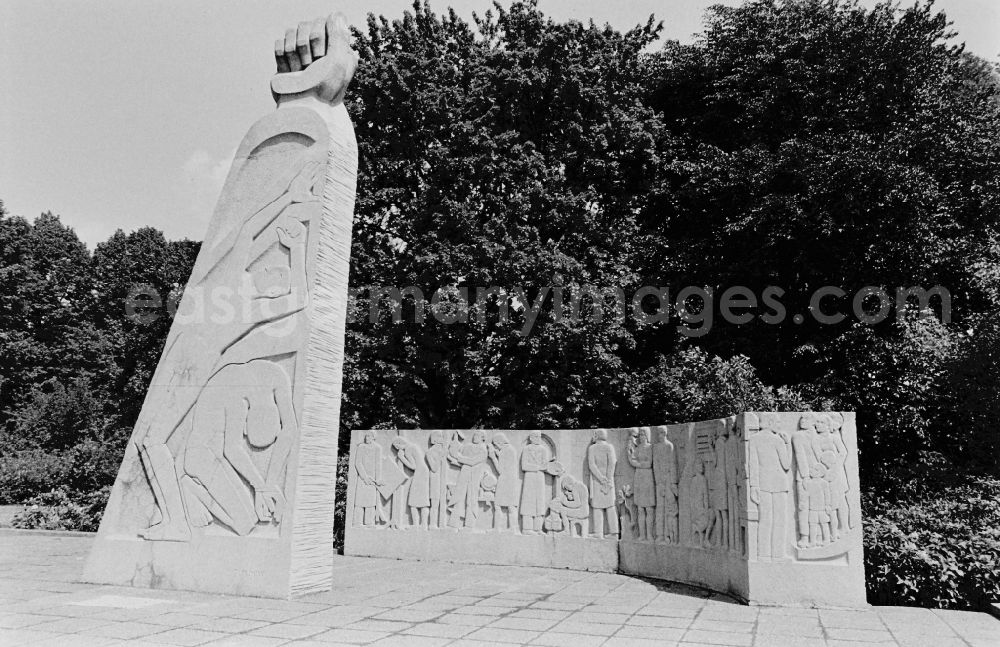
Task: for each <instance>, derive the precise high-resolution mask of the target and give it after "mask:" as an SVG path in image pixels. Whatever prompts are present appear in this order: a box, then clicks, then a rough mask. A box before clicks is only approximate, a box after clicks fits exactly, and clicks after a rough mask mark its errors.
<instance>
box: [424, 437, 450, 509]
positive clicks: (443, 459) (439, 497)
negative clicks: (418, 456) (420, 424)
mask: <svg viewBox="0 0 1000 647" xmlns="http://www.w3.org/2000/svg"><path fill="white" fill-rule="evenodd" d="M430 442H431V446H430V449H428V450H427V454H426V456H425V459H426V461H427V469H428V472H429V475H428V495H429V496H428V498H429V500H430V524H429V525H430V527H431V528H443V527H444V526H445V525H446V524H447V516H448V506H447V504H446V505H441V502H442V501H447V497H446V495H445V492H446V487H447V480H448V479H447V478H446V475H447V473H448V462H447V453H448V450H447V448H446V447H445V445H444V432H443V431H441V430H440V429H435V430H434V431H432V432H431V437H430Z"/></svg>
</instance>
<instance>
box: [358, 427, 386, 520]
mask: <svg viewBox="0 0 1000 647" xmlns="http://www.w3.org/2000/svg"><path fill="white" fill-rule="evenodd" d="M354 471H356V472H357V473H358V482H357V484H356V486H355V490H354V524H355V525H357V526H362V525H363V526H365V527H368V528H371V527H373V526H375V521H376V517H375V510H376V508H377V507H378V497H379V493H378V486H379V485H381V483H382V446H381V445H379V444H378V443H377V442H375V432H374V431H371V430H369V431H366V432H365V438H364V440H363V441H362V442H361V444H360V445H358V446H357V447H355V448H354Z"/></svg>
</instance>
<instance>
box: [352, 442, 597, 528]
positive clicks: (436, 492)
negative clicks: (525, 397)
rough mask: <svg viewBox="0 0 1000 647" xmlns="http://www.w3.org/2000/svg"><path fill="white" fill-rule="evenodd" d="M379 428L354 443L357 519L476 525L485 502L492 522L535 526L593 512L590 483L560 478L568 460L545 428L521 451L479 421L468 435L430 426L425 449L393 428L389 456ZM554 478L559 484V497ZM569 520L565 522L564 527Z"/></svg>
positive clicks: (375, 523)
mask: <svg viewBox="0 0 1000 647" xmlns="http://www.w3.org/2000/svg"><path fill="white" fill-rule="evenodd" d="M377 435H378V432H375V431H368V432H366V433H365V435H364V438H363V440H362V441H361V442H360V443H359V444H358V445H357V446H356V447H355V450H354V451H355V458H354V471H355V473H356V474H355V476H356V485H355V494H354V509H355V512H354V524H355V525H357V526H362V527H369V528H381V527H389V528H400V529H402V528H418V529H424V530H427V529H432V528H434V529H438V528H450V529H453V530H475V529H478V528H479V526H480V524H479V517H480V514H481V513H482V512H483V511H484V510H485V511H487V512H491V518H492V530H495V531H505V532H523V533H524V534H535V533H540V532H542V531H543V528H544V524H545V519H546V516H547V515H549V514H551V513H553V511H554V513H555V517H556V518H558V519H561V520H564V521H567V522H568V521H569V520H576V519H577V518H578V516H579V514H580V511H581V510H582V511H584V513H585V514H584V516H585V517H586V518H589V511H590V502H589V495H588V494H587V492H588V490H587V487H586V485H585V484H584V483H582V482H579V481H576V480H575V479H572V477H567V478H566V480H565V481H563V480H562V479H563V467H562V465H561V464H560V463H559V462H558V461H555V460H554V459H553V457H552V456H551V452H550V450H549V447H548V446H547V445H546V443H545V441H544V439H543V436H542V434H541V432H531V433H530V434H529V435H528V439H527V444H526V445H525V446H524V448H523V449H522V450H521V451H520V452H519V451H518V449H517V448H516V447H515V446H514V445H513V444H512V443H511V442H510V439H509V438H508V437H507V435H506V434H504V433H495V434H493V436H492V438H490V439H489V440H487V436H486V432H485V431H483V430H481V429H477V430H474V431H472V432H471V435H470V436H469V437H466V436H464V435H463V434H462V432H453V433H452V435H451V437H448V438H446V437H445V433H444V432H442V431H440V430H435V431H432V432H431V433H430V435H429V439H428V442H429V445H430V446H429V447H427V448H426V449H425V448H422V447H420V446H419V445H418V444H417V443H416V442H414V441H413V440H411V439H409V438H407V437H404V436H403V435H396V436H395V437H393V438H392V440H391V441H390V442H389V445H388V447H389V449H390V453H391V455H388V456H387V455H386V454H385V450H384V449H383V446H382V445H381V444H380V443H379V442H378V436H377ZM609 447H610V446H609ZM612 469H613V466H612ZM454 470H457V472H458V473H457V477H456V478H455V480H454V482H452V481H451V480H450V479H449V473H451V472H453V471H454ZM549 479H555V482H556V483H557V484H559V486H558V487H557V488H556V490H557V491H556V495H555V497H553V496H552V486H551V485H550V484H549ZM581 497H582V498H581ZM390 502H391V504H392V508H391V510H389V511H387V510H386V506H387V505H388V504H389V503H390ZM612 504H613V500H612ZM404 506H405V508H407V509H408V510H409V521H408V522H407V520H406V519H405V516H406V515H405V513H404V512H403V509H404ZM569 525H571V524H570V523H563V524H561V525H560V529H562V528H564V527H566V528H568V526H569ZM577 527H578V528H579V532H581V533H582V532H585V528H583V526H581V525H580V524H577Z"/></svg>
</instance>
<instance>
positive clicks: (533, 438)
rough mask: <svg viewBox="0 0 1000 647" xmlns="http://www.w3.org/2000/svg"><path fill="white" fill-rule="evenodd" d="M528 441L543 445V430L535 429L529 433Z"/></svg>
mask: <svg viewBox="0 0 1000 647" xmlns="http://www.w3.org/2000/svg"><path fill="white" fill-rule="evenodd" d="M528 442H529V443H531V444H532V445H541V444H542V432H540V431H533V432H531V433H530V434H528Z"/></svg>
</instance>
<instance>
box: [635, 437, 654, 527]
mask: <svg viewBox="0 0 1000 647" xmlns="http://www.w3.org/2000/svg"><path fill="white" fill-rule="evenodd" d="M628 462H629V464H630V465H631V466H632V467H634V468H635V476H634V477H633V479H632V492H633V495H634V497H635V505H636V508H637V510H638V524H639V539H642V540H652V539H653V525H654V523H655V521H656V517H655V510H656V485H655V482H654V480H653V446H652V445H650V443H649V428H648V427H641V428H640V429H639V433H638V436H637V439H636V445H635V447H633V448H632V451H630V452H629V455H628Z"/></svg>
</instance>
